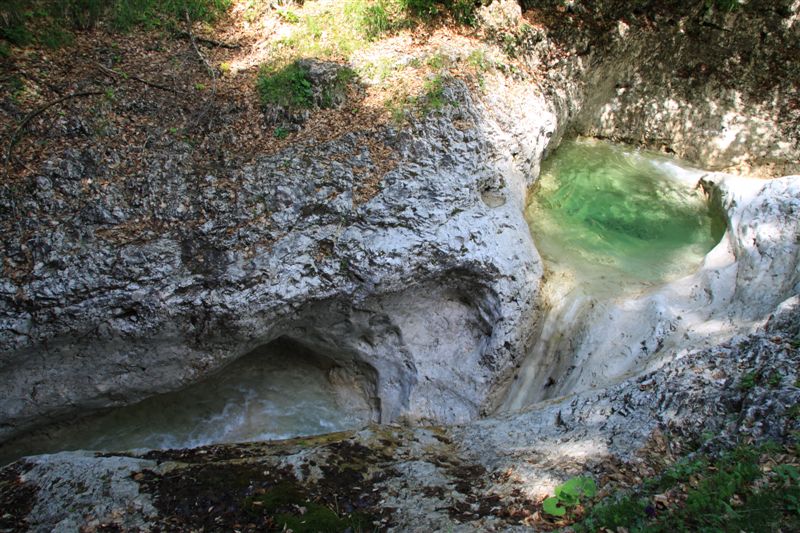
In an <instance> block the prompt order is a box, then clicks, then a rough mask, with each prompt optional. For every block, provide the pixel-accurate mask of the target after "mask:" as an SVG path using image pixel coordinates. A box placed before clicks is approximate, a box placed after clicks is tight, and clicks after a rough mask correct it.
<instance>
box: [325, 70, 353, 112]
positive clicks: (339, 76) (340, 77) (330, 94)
mask: <svg viewBox="0 0 800 533" xmlns="http://www.w3.org/2000/svg"><path fill="white" fill-rule="evenodd" d="M356 76H357V75H356V72H355V71H354V70H353V69H351V68H349V67H342V68H340V69H339V70H337V71H336V77H335V78H334V79H333V83H331V84H330V85H329V86H327V87H325V89H324V90H323V91H322V99H321V102H320V106H321V107H325V108H331V107H334V106H335V105H336V104H337V103H338V102H339V101H341V100H343V99H344V96H345V93H346V92H347V86H348V85H349V84H350V82H351V81H353V80H354V79H355V78H356Z"/></svg>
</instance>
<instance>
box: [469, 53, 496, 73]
mask: <svg viewBox="0 0 800 533" xmlns="http://www.w3.org/2000/svg"><path fill="white" fill-rule="evenodd" d="M467 64H468V65H469V66H471V67H472V68H474V69H475V70H477V71H478V72H485V71H487V70H489V68H491V66H492V62H491V61H490V60H489V58H488V57H487V56H486V52H485V51H484V50H483V49H481V48H478V49H475V50H473V51H472V52H470V53H469V55H468V56H467Z"/></svg>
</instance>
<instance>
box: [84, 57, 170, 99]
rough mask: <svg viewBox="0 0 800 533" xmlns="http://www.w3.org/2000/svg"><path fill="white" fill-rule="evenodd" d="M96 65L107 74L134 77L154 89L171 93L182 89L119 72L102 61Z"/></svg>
mask: <svg viewBox="0 0 800 533" xmlns="http://www.w3.org/2000/svg"><path fill="white" fill-rule="evenodd" d="M96 65H97V67H98V68H99V69H100V70H102V71H103V72H105V73H106V74H110V75H111V76H113V77H115V78H123V79H132V80H134V81H138V82H139V83H143V84H145V85H147V86H149V87H153V88H154V89H161V90H162V91H167V92H170V93H173V94H181V91H177V90H175V89H173V88H171V87H167V86H166V85H161V84H159V83H155V82H152V81H148V80H145V79H143V78H140V77H139V76H134V75H131V74H127V73H126V74H122V73H120V72H117V71H116V70H112V69H110V68H108V67H105V66H103V65H101V64H100V63H96Z"/></svg>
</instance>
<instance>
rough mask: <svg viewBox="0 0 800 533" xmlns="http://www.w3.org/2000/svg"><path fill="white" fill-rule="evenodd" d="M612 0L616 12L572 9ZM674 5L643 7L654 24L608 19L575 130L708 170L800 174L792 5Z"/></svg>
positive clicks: (799, 36) (797, 35)
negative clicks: (668, 155)
mask: <svg viewBox="0 0 800 533" xmlns="http://www.w3.org/2000/svg"><path fill="white" fill-rule="evenodd" d="M615 4H617V5H616V8H617V9H623V10H624V9H625V7H624V6H620V5H619V4H621V3H619V2H613V1H611V2H593V3H592V5H588V3H587V5H581V4H579V7H578V8H577V9H578V10H579V11H580V10H586V13H585V14H592V15H595V16H598V17H599V18H601V19H602V18H603V14H604V12H605V13H608V7H612V8H613V7H615ZM674 4H676V3H672V4H671V3H669V2H667V3H665V4H664V5H662V6H657V7H655V8H654V10H653V12H651V13H645V14H644V15H645V16H648V17H650V18H652V21H653V23H654V25H655V27H653V26H650V27H648V26H644V27H642V26H639V25H637V24H630V25H629V24H627V23H626V22H625V21H624V19H621V20H619V22H617V23H616V24H612V23H611V22H609V24H608V30H607V35H608V37H609V39H610V40H611V43H612V44H610V45H609V48H608V49H607V50H606V54H605V56H604V57H596V56H595V58H594V59H595V60H598V61H599V63H600V64H599V65H598V66H597V67H596V68H592V69H591V74H590V75H589V76H588V78H587V90H586V96H587V98H586V101H585V103H584V107H583V110H582V112H581V114H580V116H579V117H578V119H577V120H576V122H575V125H574V127H575V129H576V130H577V131H580V132H581V133H583V134H585V135H589V136H596V137H607V138H611V139H616V140H622V141H625V142H631V143H641V144H646V145H648V146H653V147H656V148H660V149H667V150H669V151H671V152H673V153H675V154H677V155H678V156H680V157H683V158H686V159H689V160H692V161H694V162H696V163H698V164H699V165H700V166H702V167H703V168H708V169H713V170H722V169H727V168H738V169H740V170H744V171H746V172H748V173H750V174H760V175H767V176H783V175H788V174H796V173H798V172H800V167H799V166H798V161H800V143H799V142H798V139H800V129H799V128H800V107H798V101H799V100H798V98H800V92H798V91H799V89H798V87H797V84H795V83H793V81H792V80H795V79H797V77H798V76H800V70H798V69H800V66H798V63H797V61H796V60H794V59H792V58H793V57H796V56H797V54H798V53H800V48H798V46H800V45H798V43H800V25H798V24H797V22H796V11H797V5H796V3H795V4H793V3H792V2H789V1H784V2H773V3H761V4H759V5H755V4H740V5H739V6H738V8H737V9H733V10H730V11H727V10H725V9H721V8H719V7H714V6H712V5H711V4H706V6H705V7H702V6H694V7H690V6H689V4H686V6H679V7H676V6H675V5H674ZM677 4H679V3H677ZM640 15H642V14H640Z"/></svg>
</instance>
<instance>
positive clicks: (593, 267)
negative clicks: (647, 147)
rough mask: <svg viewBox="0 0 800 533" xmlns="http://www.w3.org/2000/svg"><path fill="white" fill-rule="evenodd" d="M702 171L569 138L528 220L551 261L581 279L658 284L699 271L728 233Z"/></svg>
mask: <svg viewBox="0 0 800 533" xmlns="http://www.w3.org/2000/svg"><path fill="white" fill-rule="evenodd" d="M701 175H702V172H701V171H697V170H693V169H691V168H689V167H687V166H685V165H683V164H682V163H680V162H678V161H676V160H674V159H669V158H666V157H664V156H662V155H660V154H655V153H650V152H643V151H638V150H636V149H633V148H630V147H627V146H621V145H614V144H611V143H607V142H601V141H595V140H574V141H565V142H564V143H562V145H561V146H560V147H559V148H558V150H557V151H556V152H555V153H554V154H553V155H552V156H551V157H549V158H548V159H547V160H546V161H545V162H544V164H543V167H542V173H541V176H540V178H539V180H538V181H537V183H536V185H535V186H534V189H533V191H532V193H531V195H530V197H529V203H528V207H527V210H526V218H527V220H528V223H529V225H530V228H531V232H532V235H533V238H534V241H535V243H536V247H537V249H538V250H539V252H540V254H541V255H542V256H543V258H544V259H545V261H546V263H547V264H549V265H550V266H551V268H555V269H556V270H569V271H570V272H572V274H573V275H574V276H575V278H577V279H576V281H577V282H580V281H586V280H588V279H593V280H605V281H606V282H607V283H606V285H607V288H609V289H611V290H614V288H615V287H617V286H619V284H623V286H624V285H628V284H631V283H633V284H634V285H636V284H638V285H642V284H644V285H653V284H659V283H663V282H666V281H670V280H672V279H675V278H678V277H681V276H684V275H686V274H689V273H690V272H692V271H693V270H695V269H696V268H697V267H698V266H699V265H700V263H701V262H702V259H703V257H704V256H705V254H706V253H707V252H708V251H709V250H711V248H713V247H714V246H715V245H716V243H717V242H719V240H720V238H721V237H722V235H723V233H724V229H725V223H724V220H723V219H722V217H721V216H716V215H714V214H713V213H712V210H711V209H710V208H709V206H708V202H707V201H706V198H705V195H704V194H703V191H701V190H700V189H698V188H697V187H696V183H697V181H698V179H699V178H700V176H701Z"/></svg>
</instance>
